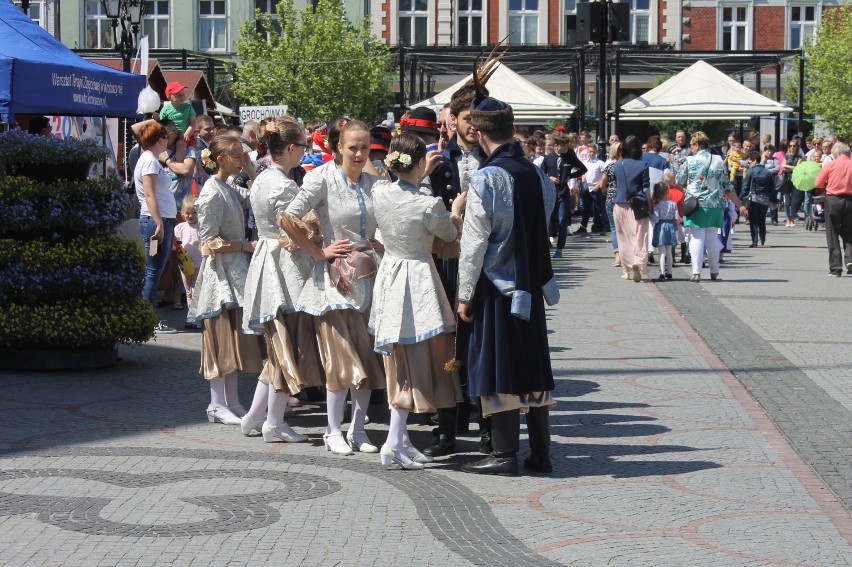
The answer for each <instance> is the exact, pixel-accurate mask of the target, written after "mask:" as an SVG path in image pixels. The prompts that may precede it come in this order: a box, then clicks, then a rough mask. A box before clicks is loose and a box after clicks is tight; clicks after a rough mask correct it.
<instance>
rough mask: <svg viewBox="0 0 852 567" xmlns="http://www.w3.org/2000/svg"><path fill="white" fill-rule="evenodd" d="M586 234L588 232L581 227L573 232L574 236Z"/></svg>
mask: <svg viewBox="0 0 852 567" xmlns="http://www.w3.org/2000/svg"><path fill="white" fill-rule="evenodd" d="M587 232H589V231H588V230H586V227H584V226H581V227H580V228H578V229H577V230H575V231H574V234H586V233H587Z"/></svg>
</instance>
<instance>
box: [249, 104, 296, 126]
mask: <svg viewBox="0 0 852 567" xmlns="http://www.w3.org/2000/svg"><path fill="white" fill-rule="evenodd" d="M282 114H287V105H286V104H280V105H276V106H242V107H240V124H245V123H246V122H247V121H249V120H263V119H264V118H275V117H276V116H281V115H282Z"/></svg>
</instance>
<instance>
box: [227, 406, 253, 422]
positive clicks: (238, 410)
mask: <svg viewBox="0 0 852 567" xmlns="http://www.w3.org/2000/svg"><path fill="white" fill-rule="evenodd" d="M228 409H229V410H231V413H232V414H234V415H235V416H237V417H238V418H240V419H242V418H243V416H245V415H246V414H247V413H248V410H247V409H246V408H244V407H243V405H242V404H236V405H233V406H228Z"/></svg>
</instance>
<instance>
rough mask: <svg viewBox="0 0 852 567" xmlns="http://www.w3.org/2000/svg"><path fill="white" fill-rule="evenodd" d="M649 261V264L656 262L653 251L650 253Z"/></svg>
mask: <svg viewBox="0 0 852 567" xmlns="http://www.w3.org/2000/svg"><path fill="white" fill-rule="evenodd" d="M648 263H649V264H653V263H654V253H653V252H651V253H650V254H648Z"/></svg>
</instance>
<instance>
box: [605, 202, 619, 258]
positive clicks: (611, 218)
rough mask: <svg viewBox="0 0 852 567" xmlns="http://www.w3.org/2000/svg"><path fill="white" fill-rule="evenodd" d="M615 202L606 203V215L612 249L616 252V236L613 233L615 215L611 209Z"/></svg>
mask: <svg viewBox="0 0 852 567" xmlns="http://www.w3.org/2000/svg"><path fill="white" fill-rule="evenodd" d="M614 207H615V203H613V202H612V201H610V202H608V203H607V204H606V217H607V218H608V219H609V233H610V234H611V235H612V251H613V252H618V237H617V236H616V235H615V215H614V214H613V212H612V210H613V208H614Z"/></svg>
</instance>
